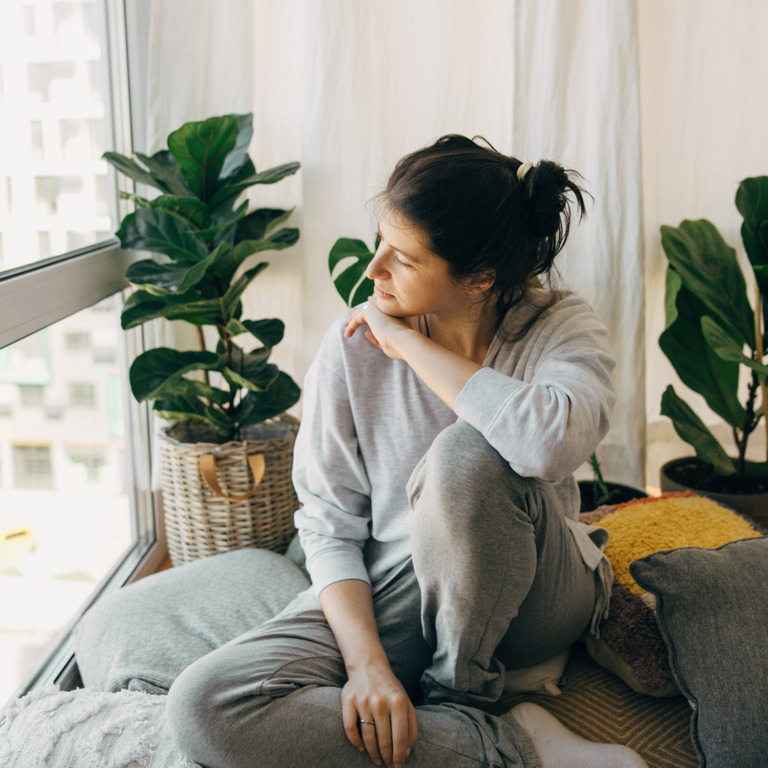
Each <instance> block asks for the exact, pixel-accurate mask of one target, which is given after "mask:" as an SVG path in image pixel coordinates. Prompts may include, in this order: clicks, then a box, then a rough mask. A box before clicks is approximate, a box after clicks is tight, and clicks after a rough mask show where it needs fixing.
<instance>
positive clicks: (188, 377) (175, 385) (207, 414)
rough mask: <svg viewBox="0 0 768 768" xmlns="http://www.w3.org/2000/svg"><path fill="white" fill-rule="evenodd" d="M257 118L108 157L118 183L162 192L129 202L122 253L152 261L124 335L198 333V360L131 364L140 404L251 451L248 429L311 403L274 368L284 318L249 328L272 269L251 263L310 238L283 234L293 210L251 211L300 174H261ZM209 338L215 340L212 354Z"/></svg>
mask: <svg viewBox="0 0 768 768" xmlns="http://www.w3.org/2000/svg"><path fill="white" fill-rule="evenodd" d="M252 122H253V116H252V115H251V114H247V115H224V116H221V117H213V118H210V119H208V120H203V121H199V122H189V123H185V124H184V125H182V126H181V127H180V128H179V129H178V130H176V131H173V132H172V133H171V134H170V135H169V136H168V149H164V150H161V151H159V152H156V153H155V154H153V155H151V156H148V155H143V154H141V153H138V152H137V153H136V154H135V159H132V158H128V157H125V156H124V155H120V154H117V153H115V152H107V153H105V154H104V159H105V160H106V161H107V162H108V163H110V164H111V165H112V166H113V167H114V168H115V169H116V170H117V171H118V172H120V173H122V174H124V175H125V176H128V177H129V178H131V179H133V180H134V181H136V182H139V183H140V184H143V185H145V186H148V187H152V188H153V189H155V190H158V191H159V192H160V194H159V195H157V196H155V197H153V198H151V199H149V198H147V197H143V196H140V195H138V194H125V193H124V194H122V197H124V198H127V199H129V200H131V201H132V202H133V203H134V205H135V210H134V212H132V213H129V214H128V215H127V216H125V218H124V219H123V220H122V222H121V225H120V228H119V230H118V231H117V237H118V238H119V240H120V244H121V245H122V247H123V248H127V249H135V250H138V251H147V252H148V253H149V256H150V258H146V259H142V260H140V261H136V262H134V263H133V264H131V265H130V266H129V267H128V269H127V271H126V275H125V276H126V278H127V279H128V281H129V282H131V283H132V284H133V285H134V286H135V287H136V290H135V291H134V292H133V293H132V294H131V295H130V296H129V298H128V299H127V300H126V302H125V304H124V307H123V312H122V315H121V323H122V327H123V328H124V329H128V328H133V327H135V326H138V325H141V324H142V323H146V322H147V321H149V320H154V319H156V318H165V319H166V320H181V321H183V322H186V323H190V324H191V325H193V326H194V328H195V330H196V334H197V339H198V343H199V349H198V350H191V351H179V350H175V349H170V348H167V347H159V348H156V349H149V350H147V351H145V352H143V353H142V354H140V355H139V356H138V357H137V358H136V359H135V360H134V361H133V363H132V365H131V368H130V372H129V380H130V385H131V390H132V392H133V395H134V397H136V399H137V400H139V401H140V402H141V401H145V400H147V401H151V402H153V410H154V411H155V412H156V413H157V414H158V415H159V416H161V417H163V418H165V419H168V420H171V421H177V420H182V419H195V420H198V421H201V422H204V423H205V424H207V425H208V426H209V427H211V428H212V429H213V430H214V431H215V433H216V435H217V436H218V438H219V439H220V440H221V441H222V442H223V441H225V440H233V439H240V436H241V431H242V430H243V428H244V427H247V426H250V425H253V424H257V423H260V422H262V421H265V420H267V419H270V418H273V417H274V416H277V415H279V414H281V413H282V412H284V411H285V410H286V409H288V408H290V407H291V406H292V405H293V404H294V403H296V402H297V400H298V399H299V395H300V390H299V387H298V386H297V385H296V383H295V382H294V381H293V379H292V378H291V377H290V376H289V375H288V374H287V373H285V372H284V371H281V370H279V369H278V367H277V366H276V365H274V364H273V363H270V362H269V356H270V353H271V351H272V348H273V347H274V346H275V345H277V344H278V343H279V342H280V341H281V340H282V338H283V333H284V324H283V322H282V321H281V320H278V319H276V318H271V319H265V320H249V319H245V318H243V317H242V314H243V305H242V296H243V293H244V292H245V290H246V289H247V288H248V286H249V285H250V283H251V281H252V280H254V279H255V278H256V277H257V276H258V275H259V274H260V273H261V272H262V271H263V270H264V269H266V267H267V266H268V262H264V261H262V262H259V263H256V264H249V263H247V260H248V258H249V257H250V256H253V255H254V254H258V253H261V252H263V251H280V250H283V249H285V248H288V247H289V246H291V245H293V244H294V243H295V242H296V241H297V240H298V239H299V230H298V229H296V228H293V227H288V228H286V227H282V228H278V227H279V225H281V224H282V223H283V222H284V221H285V220H286V219H287V218H288V216H289V215H290V213H291V211H290V210H282V209H277V208H260V209H257V210H249V203H248V201H247V200H245V201H243V202H238V200H239V198H240V195H241V193H242V192H244V191H245V190H246V189H248V188H249V187H251V186H253V185H255V184H274V183H276V182H278V181H280V180H281V179H284V178H285V177H287V176H290V175H292V174H294V173H296V171H297V170H298V169H299V163H296V162H292V163H286V164H284V165H280V166H277V167H274V168H270V169H268V170H264V171H259V172H257V171H256V168H255V166H254V164H253V161H252V160H251V158H250V157H249V155H248V146H249V144H250V141H251V138H252V136H253V126H252ZM205 327H210V328H211V329H213V333H212V334H209V337H213V339H214V341H213V343H212V344H211V346H212V347H213V348H212V349H207V348H206V338H205V334H204V332H203V329H204V328H205Z"/></svg>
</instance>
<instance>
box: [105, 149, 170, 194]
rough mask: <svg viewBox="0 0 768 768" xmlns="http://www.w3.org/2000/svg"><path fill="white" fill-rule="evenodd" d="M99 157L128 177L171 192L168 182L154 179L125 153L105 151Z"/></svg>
mask: <svg viewBox="0 0 768 768" xmlns="http://www.w3.org/2000/svg"><path fill="white" fill-rule="evenodd" d="M101 157H102V159H103V160H106V161H107V162H108V163H109V164H110V165H111V166H113V167H114V168H115V170H117V171H120V173H122V174H123V175H125V176H127V177H128V178H129V179H133V180H134V181H138V182H139V183H140V184H146V185H147V186H150V187H154V188H155V189H159V190H160V191H161V192H171V188H170V187H169V186H168V184H166V183H165V182H162V181H160V180H158V179H156V178H155V177H154V176H153V175H152V174H151V173H150V172H149V171H147V170H145V169H144V168H142V167H141V166H140V165H139V164H138V163H136V162H135V161H133V160H131V159H130V158H128V157H126V156H125V155H121V154H119V153H118V152H105V153H104V154H103V155H102V156H101Z"/></svg>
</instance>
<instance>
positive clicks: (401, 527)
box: [293, 292, 615, 593]
mask: <svg viewBox="0 0 768 768" xmlns="http://www.w3.org/2000/svg"><path fill="white" fill-rule="evenodd" d="M532 313H533V310H532V309H531V308H530V307H529V306H528V305H527V304H522V305H518V306H517V307H515V308H513V309H512V310H510V312H509V313H508V314H507V316H506V317H505V319H504V322H503V323H502V325H501V327H500V329H499V331H498V332H497V333H496V336H495V337H494V339H493V341H492V343H491V345H490V348H489V349H488V353H487V355H486V357H485V360H484V361H483V368H482V369H481V370H479V371H478V372H477V373H475V374H474V376H472V378H471V379H470V380H469V381H468V382H467V384H466V385H465V386H464V388H463V389H462V390H461V392H460V393H459V396H458V398H457V400H456V404H455V411H453V410H451V409H450V408H449V407H448V406H447V405H445V404H444V403H443V402H442V401H441V400H440V399H439V398H438V397H437V395H435V394H434V393H433V392H432V391H431V390H430V389H429V388H428V387H427V386H426V385H425V384H424V383H423V382H422V381H421V379H419V377H418V376H417V375H416V374H415V373H414V372H413V371H412V370H411V368H410V367H409V366H408V365H407V364H406V363H405V362H403V361H402V360H391V359H389V358H388V357H387V356H386V355H385V354H384V353H383V352H382V351H381V350H379V349H377V348H376V347H375V346H373V345H372V344H371V343H370V342H369V341H368V340H367V339H365V338H364V336H363V333H362V331H361V330H359V331H357V332H356V333H355V334H354V336H353V337H352V338H350V339H345V338H344V337H343V333H344V324H343V318H340V319H339V320H338V321H337V322H336V323H334V325H333V326H331V328H330V330H329V331H328V333H327V334H326V336H325V338H324V340H323V342H322V344H321V346H320V349H319V351H318V354H317V357H316V358H315V360H314V362H313V363H312V365H311V366H310V368H309V371H308V372H307V376H306V380H305V384H304V407H303V414H302V422H301V427H300V429H299V434H298V437H297V440H296V449H295V454H294V471H293V480H294V484H295V487H296V491H297V493H298V496H299V500H300V502H301V504H302V506H301V508H300V509H299V510H298V511H297V512H296V516H295V522H296V527H297V528H298V530H299V534H300V538H301V543H302V546H303V547H304V550H305V552H306V555H307V569H308V571H309V573H310V575H311V577H312V582H313V585H314V588H315V590H316V591H317V592H318V593H319V592H320V591H321V590H322V589H323V588H324V587H326V586H328V585H329V584H332V583H333V582H335V581H340V580H342V579H360V580H363V581H367V582H369V583H371V584H373V585H375V584H376V582H377V580H378V579H379V578H381V577H382V576H383V575H384V574H385V573H386V572H387V571H388V570H390V569H391V568H393V567H394V566H396V565H398V564H399V563H401V562H402V561H403V560H405V559H406V558H407V557H408V556H409V555H410V543H409V536H408V515H409V504H408V498H407V496H406V492H405V487H406V483H407V482H408V478H409V477H410V475H411V472H412V471H413V469H414V467H415V466H416V464H417V463H418V461H419V459H420V458H421V457H422V456H423V454H424V453H425V452H426V450H427V449H428V448H429V446H430V445H431V443H432V441H433V440H434V438H435V437H436V435H437V434H438V433H439V432H440V431H441V430H443V429H444V428H445V427H447V426H449V425H450V424H452V423H453V422H454V421H456V419H457V417H458V418H460V419H463V420H465V421H466V422H468V423H469V424H471V425H472V426H473V427H475V428H476V429H477V430H479V431H480V432H481V433H482V434H483V435H484V436H485V438H486V440H487V441H488V442H489V443H490V444H491V445H492V446H493V447H494V448H495V449H496V450H497V451H498V452H499V453H500V454H501V455H502V456H503V457H504V458H505V459H506V460H507V461H508V462H509V464H510V466H511V468H512V469H513V470H514V471H515V472H517V473H518V474H519V475H522V476H525V477H536V478H539V479H541V480H543V481H544V482H547V483H554V484H555V485H556V487H557V493H558V495H559V496H560V498H561V501H562V508H563V509H564V510H567V512H568V514H569V515H570V517H571V518H572V519H573V520H576V519H577V516H578V510H579V493H578V488H577V486H576V482H575V480H574V479H573V477H572V473H573V472H574V471H575V470H576V469H577V468H578V467H579V466H581V464H583V462H584V461H585V460H586V459H587V457H588V456H589V454H590V453H591V452H592V451H593V450H594V449H595V447H596V446H597V444H598V443H599V442H600V440H601V439H602V438H603V437H604V436H605V434H606V433H607V431H608V423H609V416H610V413H611V409H612V408H613V404H614V400H615V394H614V390H613V385H612V382H611V371H612V370H613V367H614V359H613V357H612V355H611V352H610V350H609V347H608V341H607V333H606V330H605V327H604V326H603V324H602V322H601V321H600V320H599V318H598V317H597V316H596V315H595V313H594V312H593V311H592V309H591V308H590V307H589V305H588V304H587V303H586V301H584V299H582V298H580V297H578V296H576V295H575V294H573V293H570V292H558V293H557V294H556V300H555V303H554V304H553V305H552V306H551V307H550V308H549V309H547V310H546V311H545V312H543V313H542V314H540V316H539V317H538V318H537V319H536V320H535V322H534V323H533V325H532V326H531V327H530V328H529V329H528V331H527V332H526V333H525V335H524V336H523V338H521V339H520V340H517V341H510V340H509V339H510V337H514V334H515V332H516V331H518V330H520V329H521V328H523V327H524V326H525V324H526V322H527V321H529V320H530V318H531V317H532V316H533V314H532ZM571 528H572V530H574V533H575V535H576V537H577V541H578V542H579V545H580V548H581V550H582V555H583V556H584V560H585V562H586V563H587V564H588V565H589V566H590V567H591V568H593V569H595V568H596V567H597V566H598V565H599V563H600V561H601V557H602V553H601V552H600V549H599V548H598V547H597V546H595V544H593V543H592V541H591V540H590V538H589V537H588V536H587V534H586V532H585V531H583V530H579V528H580V526H579V525H578V524H572V525H571Z"/></svg>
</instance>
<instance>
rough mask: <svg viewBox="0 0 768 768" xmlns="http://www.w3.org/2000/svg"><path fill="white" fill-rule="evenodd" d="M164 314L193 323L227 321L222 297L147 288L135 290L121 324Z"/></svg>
mask: <svg viewBox="0 0 768 768" xmlns="http://www.w3.org/2000/svg"><path fill="white" fill-rule="evenodd" d="M159 317H164V318H165V319H166V320H186V322H188V323H192V324H193V325H216V324H218V323H226V322H227V320H228V318H225V317H224V306H223V304H222V300H221V299H219V298H215V299H201V298H200V297H199V296H198V295H197V293H194V292H188V293H169V294H167V295H161V296H158V295H154V294H151V293H149V292H148V291H145V290H138V291H134V292H133V293H132V294H131V295H130V296H129V297H128V299H127V300H126V302H125V304H124V305H123V312H122V314H121V315H120V323H121V325H122V327H123V329H124V330H127V329H128V328H134V327H135V326H137V325H141V324H142V323H146V322H147V321H148V320H155V319H157V318H159Z"/></svg>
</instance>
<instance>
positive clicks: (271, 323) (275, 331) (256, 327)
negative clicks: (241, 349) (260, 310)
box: [227, 318, 285, 348]
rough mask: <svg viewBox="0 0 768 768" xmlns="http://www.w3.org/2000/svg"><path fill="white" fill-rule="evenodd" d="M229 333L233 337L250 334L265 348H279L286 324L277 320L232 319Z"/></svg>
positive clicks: (228, 329) (228, 326)
mask: <svg viewBox="0 0 768 768" xmlns="http://www.w3.org/2000/svg"><path fill="white" fill-rule="evenodd" d="M227 332H228V333H230V334H231V335H232V336H238V335H239V334H241V333H250V334H251V335H252V336H255V337H256V338H257V339H258V340H259V341H260V342H261V343H262V344H263V345H264V346H265V347H270V348H271V347H274V346H277V345H278V344H279V343H280V342H281V341H282V340H283V334H284V333H285V323H283V321H282V320H278V319H277V318H270V319H265V320H236V319H232V320H230V321H229V324H228V325H227Z"/></svg>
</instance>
